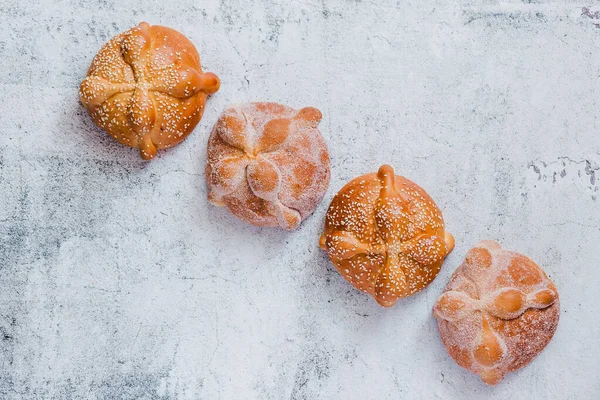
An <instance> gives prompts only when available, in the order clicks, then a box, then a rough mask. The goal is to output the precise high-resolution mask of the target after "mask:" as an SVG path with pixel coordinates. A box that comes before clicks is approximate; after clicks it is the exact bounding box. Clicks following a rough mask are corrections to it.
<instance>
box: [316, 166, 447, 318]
mask: <svg viewBox="0 0 600 400" xmlns="http://www.w3.org/2000/svg"><path fill="white" fill-rule="evenodd" d="M320 246H321V248H323V249H324V250H325V251H327V255H328V256H329V258H330V259H331V261H332V262H333V264H334V265H335V267H336V268H337V270H338V271H339V272H340V274H342V276H343V277H344V278H346V279H347V280H348V281H349V282H350V283H351V284H352V285H353V286H354V287H356V288H357V289H359V290H362V291H364V292H366V293H369V294H371V295H372V296H373V297H374V298H375V300H377V302H378V303H379V304H381V305H382V306H386V307H389V306H392V305H394V304H395V303H396V301H397V300H398V299H400V298H403V297H407V296H410V295H413V294H415V293H416V292H418V291H420V290H421V289H423V288H424V287H426V286H427V285H428V284H429V283H431V281H433V279H434V278H435V276H436V275H437V274H438V272H439V270H440V268H441V266H442V262H443V260H444V258H445V257H446V255H447V254H448V253H450V252H451V251H452V248H453V247H454V238H453V237H452V235H451V234H450V233H448V232H446V231H445V229H444V220H443V218H442V213H441V212H440V210H439V209H438V207H437V206H436V204H435V203H434V201H433V200H432V199H431V197H429V195H428V194H427V193H426V192H425V191H424V190H423V189H422V188H421V187H419V186H418V185H417V184H415V183H413V182H411V181H409V180H408V179H406V178H404V177H401V176H397V175H395V174H394V170H393V169H392V167H390V166H389V165H384V166H382V167H381V168H380V169H379V171H378V172H377V173H371V174H366V175H363V176H360V177H358V178H355V179H353V180H352V181H350V182H348V183H347V184H346V185H345V186H344V187H343V188H342V189H341V190H340V191H339V192H338V194H337V195H336V196H335V197H334V198H333V201H332V202H331V205H330V206H329V209H328V211H327V216H326V219H325V231H324V233H323V235H322V236H321V239H320Z"/></svg>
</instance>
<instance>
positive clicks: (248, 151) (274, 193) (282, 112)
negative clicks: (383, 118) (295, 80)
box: [206, 103, 329, 229]
mask: <svg viewBox="0 0 600 400" xmlns="http://www.w3.org/2000/svg"><path fill="white" fill-rule="evenodd" d="M320 121H321V112H320V111H319V110H317V109H316V108H312V107H307V108H303V109H301V110H299V111H297V110H294V109H292V108H290V107H287V106H284V105H281V104H277V103H248V104H243V105H239V106H232V107H229V108H228V109H226V110H225V111H224V112H223V114H221V116H220V117H219V120H218V121H217V124H216V125H215V127H214V129H213V131H212V133H211V135H210V138H209V139H208V151H207V152H208V161H207V165H206V180H207V184H208V198H209V200H210V201H211V202H212V203H213V204H215V205H218V206H226V207H227V208H228V209H229V211H231V212H232V213H233V214H234V215H235V216H237V217H239V218H240V219H242V220H244V221H247V222H249V223H251V224H254V225H258V226H279V227H282V228H285V229H294V228H296V227H297V226H298V225H300V222H302V221H303V220H304V219H305V218H306V217H307V216H308V215H310V213H312V212H313V211H314V209H315V207H316V206H317V205H318V204H319V202H320V201H321V199H322V198H323V195H324V194H325V191H326V190H327V185H328V184H329V153H328V152H327V146H326V144H325V141H324V140H323V137H322V136H321V133H320V132H319V130H318V129H317V126H318V125H319V122H320Z"/></svg>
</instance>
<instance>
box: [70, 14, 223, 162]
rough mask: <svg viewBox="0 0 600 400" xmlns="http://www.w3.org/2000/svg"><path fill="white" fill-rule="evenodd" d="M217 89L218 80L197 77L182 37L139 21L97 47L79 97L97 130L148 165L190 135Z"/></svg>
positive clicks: (196, 61)
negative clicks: (160, 151)
mask: <svg viewBox="0 0 600 400" xmlns="http://www.w3.org/2000/svg"><path fill="white" fill-rule="evenodd" d="M217 90H219V78H218V77H217V76H216V75H215V74H213V73H210V72H208V73H202V68H201V67H200V57H199V56H198V52H197V51H196V48H195V47H194V45H193V44H192V43H191V42H190V41H189V40H188V39H187V38H186V37H185V36H183V35H182V34H181V33H179V32H177V31H175V30H173V29H170V28H167V27H164V26H158V25H153V26H150V25H148V24H147V23H145V22H142V23H141V24H139V25H138V26H137V27H135V28H132V29H130V30H128V31H126V32H123V33H121V34H119V35H117V36H115V37H114V38H112V39H111V40H110V41H109V42H108V43H106V44H105V45H104V46H102V48H101V49H100V51H99V52H98V54H97V55H96V56H95V57H94V60H93V61H92V65H91V66H90V68H89V70H88V73H87V76H86V77H85V79H84V80H83V82H82V83H81V86H80V89H79V97H80V99H81V102H82V103H83V105H84V106H85V107H86V108H87V109H88V111H89V113H90V115H91V116H92V119H93V120H94V122H95V123H96V125H98V126H99V127H100V128H102V129H104V130H105V131H106V132H108V133H109V134H110V135H111V136H112V137H113V138H115V139H116V140H117V141H119V142H120V143H122V144H125V145H127V146H131V147H135V148H139V149H140V155H141V156H142V157H143V158H144V159H147V160H149V159H152V158H153V157H154V156H155V155H156V151H157V149H163V148H168V147H172V146H175V145H176V144H178V143H180V142H181V141H183V140H184V139H185V138H186V137H187V136H188V135H189V134H190V133H191V132H192V131H193V130H194V128H195V127H196V125H197V124H198V122H199V121H200V119H201V118H202V114H203V113H204V104H205V103H206V98H207V97H208V95H209V94H212V93H215V92H216V91H217Z"/></svg>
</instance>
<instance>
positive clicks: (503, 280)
mask: <svg viewBox="0 0 600 400" xmlns="http://www.w3.org/2000/svg"><path fill="white" fill-rule="evenodd" d="M433 315H434V316H435V318H436V319H437V321H438V328H439V330H440V337H441V338H442V342H443V343H444V346H446V349H447V350H448V353H449V354H450V356H452V358H453V359H454V360H455V361H456V362H457V364H458V365H460V366H461V367H463V368H466V369H468V370H469V371H471V372H473V373H475V374H477V375H479V377H480V378H481V379H482V380H483V381H484V382H485V383H487V384H488V385H495V384H497V383H499V382H500V381H502V379H503V378H504V375H505V374H506V373H507V372H511V371H516V370H518V369H520V368H523V367H524V366H525V365H527V364H529V362H531V360H533V359H534V358H535V357H536V356H537V355H538V354H539V353H540V352H541V351H542V350H543V349H544V347H546V345H547V344H548V343H549V342H550V339H552V336H553V335H554V332H555V331H556V328H557V326H558V319H559V315H560V306H559V301H558V292H557V291H556V287H555V286H554V283H552V281H551V280H550V279H549V278H548V276H547V275H546V273H545V272H544V271H543V270H542V269H541V268H540V267H539V266H538V265H537V264H536V263H534V262H533V261H531V260H530V259H529V258H527V257H525V256H524V255H521V254H519V253H515V252H512V251H508V250H504V249H503V248H502V247H500V245H499V244H498V243H496V242H493V241H482V242H480V243H479V244H478V245H477V246H475V247H474V248H472V249H471V250H469V252H468V253H467V256H466V258H465V261H464V263H463V264H462V265H461V266H460V267H458V269H457V270H456V272H454V274H453V275H452V278H450V282H449V283H448V286H447V287H446V289H445V290H444V293H443V294H442V295H441V296H440V298H439V299H438V300H437V302H436V303H435V305H434V307H433Z"/></svg>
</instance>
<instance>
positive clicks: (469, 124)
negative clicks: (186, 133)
mask: <svg viewBox="0 0 600 400" xmlns="http://www.w3.org/2000/svg"><path fill="white" fill-rule="evenodd" d="M599 11H600V7H598V3H597V2H595V1H590V0H588V1H585V2H584V3H581V2H575V1H568V0H563V1H555V2H550V1H545V0H537V1H536V0H530V1H525V0H524V1H516V0H511V1H507V2H503V3H500V2H498V1H492V0H488V1H475V0H434V1H421V0H409V1H398V2H393V1H380V2H377V1H368V0H362V1H360V0H356V1H350V0H335V1H334V0H332V1H316V0H293V1H279V2H275V1H242V0H237V1H227V0H223V1H216V0H215V1H200V0H171V1H158V0H153V1H142V0H135V1H116V0H114V1H113V0H104V1H86V0H71V1H69V0H63V1H34V2H22V1H16V0H2V1H1V2H0V88H1V94H0V121H1V123H0V333H1V337H0V397H1V398H3V399H21V398H22V399H33V398H57V399H62V398H65V399H68V398H105V399H113V398H114V399H118V398H125V399H127V398H147V399H153V398H171V399H175V398H182V399H186V398H203V399H478V400H479V399H508V398H512V399H521V398H523V399H524V398H528V399H594V398H596V399H597V398H598V396H599V392H600V372H599V370H600V339H599V338H600V317H599V314H598V306H599V303H598V296H599V295H598V293H599V290H598V288H599V286H600V256H599V254H600V230H599V226H600V198H599V197H600V190H599V188H600V120H599V117H598V115H599V110H600V55H599V50H600V29H599V27H600V13H598V12H599ZM143 20H145V21H148V22H150V23H153V24H163V25H167V26H171V27H174V28H176V29H178V30H180V31H182V32H183V33H185V34H186V35H187V36H188V37H189V38H190V39H191V40H192V41H193V42H194V43H195V44H196V45H197V47H198V48H199V50H200V53H201V57H202V62H203V66H204V68H205V69H206V70H207V71H213V72H215V73H217V74H218V75H219V76H220V77H221V80H222V86H221V90H220V91H219V92H218V93H217V94H216V95H215V96H214V97H213V98H211V99H210V101H209V103H208V107H207V110H206V114H205V117H204V119H203V121H202V122H201V124H200V125H199V126H198V127H197V129H196V131H195V132H194V133H193V134H192V136H191V137H189V139H188V140H186V141H185V142H184V143H183V144H182V145H180V146H178V147H177V148H175V149H173V150H171V151H166V152H164V151H163V152H161V153H160V155H159V157H158V158H157V159H155V160H154V161H152V162H150V163H147V162H144V161H142V159H141V158H140V157H139V155H138V152H137V151H136V150H133V149H129V148H125V147H123V146H121V145H119V144H118V143H116V142H115V141H113V140H112V139H110V138H109V137H108V136H107V135H106V134H105V133H103V132H102V131H100V130H99V129H97V128H96V127H95V126H94V125H93V124H92V121H91V119H90V118H89V117H88V115H87V113H86V111H85V110H84V109H83V107H82V106H81V105H80V104H79V103H78V98H77V89H78V85H79V82H80V81H81V79H82V78H83V76H84V74H85V72H86V69H87V68H88V66H89V64H90V62H91V60H92V57H93V56H94V54H95V53H96V51H97V50H98V49H99V48H100V46H101V45H102V44H103V43H104V42H105V41H107V40H108V39H109V38H110V37H112V36H113V35H114V34H116V33H118V32H121V31H123V30H126V29H128V28H130V27H131V26H133V25H135V24H137V23H139V22H140V21H143ZM249 100H274V101H279V102H283V103H285V104H288V105H291V106H294V107H302V106H315V107H318V108H319V109H320V110H321V111H322V112H323V115H324V119H323V122H322V124H321V130H322V132H323V135H324V136H325V138H326V140H327V142H328V144H329V146H330V153H331V157H332V179H331V185H330V187H329V190H328V192H327V195H326V196H325V199H324V201H323V202H322V204H321V205H320V206H319V208H318V209H317V210H316V212H315V213H314V215H313V216H312V217H310V218H309V219H308V220H307V221H305V222H304V223H303V225H302V226H301V228H300V229H298V230H296V231H293V232H289V233H286V232H283V231H280V230H273V229H258V228H254V227H252V226H248V225H246V224H244V223H242V222H239V221H237V220H236V219H234V217H232V216H231V215H229V214H228V213H227V212H226V211H225V210H223V209H218V208H215V207H213V206H211V205H209V204H208V203H207V200H206V186H205V183H204V177H203V174H202V170H203V165H204V162H205V145H206V140H207V137H208V134H209V130H210V128H211V126H212V125H213V124H214V122H215V120H216V118H217V116H218V114H219V112H220V111H221V110H222V109H223V108H224V107H225V106H226V105H227V104H229V103H234V102H235V103H239V102H244V101H249ZM382 163H390V164H392V165H393V166H394V167H395V168H396V171H397V172H398V173H399V174H402V175H404V176H406V177H408V178H410V179H412V180H414V181H416V182H418V183H419V184H420V185H422V186H423V187H424V188H425V189H427V190H428V191H429V193H430V194H431V195H432V197H433V198H434V199H435V200H436V201H437V203H438V205H439V206H440V208H441V209H442V210H443V212H444V215H445V219H446V222H447V225H448V228H449V230H450V231H451V232H453V233H454V235H455V237H456V239H457V246H456V250H455V251H454V252H453V253H452V254H451V256H450V257H449V258H448V259H447V262H446V263H445V264H444V267H443V270H442V272H441V273H440V275H439V276H438V278H437V279H436V280H435V281H434V283H433V284H432V285H431V286H430V287H429V288H427V289H426V290H425V291H423V292H421V293H419V294H418V295H416V296H414V297H412V298H409V299H406V300H403V301H400V302H399V303H398V304H397V305H396V306H395V307H394V308H392V309H383V308H381V307H379V306H378V305H377V304H376V303H375V301H373V300H372V299H371V298H369V297H367V296H365V295H363V294H360V293H358V292H357V291H356V290H354V289H353V288H352V287H350V285H349V284H348V283H346V282H345V281H344V280H343V278H341V277H340V276H339V275H338V274H337V273H336V272H335V270H334V269H333V268H332V266H331V265H330V263H329V262H328V260H327V259H326V257H325V255H324V254H323V252H321V251H320V250H319V249H318V247H317V239H318V235H319V233H320V231H321V226H322V223H323V218H324V213H325V210H326V208H327V206H328V204H329V202H330V200H331V198H332V197H333V195H334V194H335V192H336V191H337V190H338V189H339V188H340V187H341V186H342V185H343V184H344V183H345V182H346V181H347V180H349V179H351V178H352V177H354V176H356V175H358V174H362V173H365V172H369V171H373V170H375V169H376V168H377V167H378V166H379V165H380V164H382ZM480 239H496V240H499V241H500V242H501V243H502V244H504V245H505V246H506V247H507V248H509V249H513V250H517V251H520V252H522V253H524V254H527V255H529V256H530V257H531V258H533V259H534V260H535V261H537V262H538V263H539V264H540V265H541V266H542V267H543V268H544V269H545V270H546V271H547V273H548V274H549V275H550V276H551V278H552V279H553V280H554V281H555V282H556V284H557V286H558V288H559V292H560V295H561V306H562V312H561V321H560V324H559V328H558V331H557V333H556V336H555V338H554V340H553V341H552V342H551V343H550V344H549V346H548V347H547V348H546V350H545V351H544V352H543V353H542V354H541V355H540V356H539V357H538V358H537V359H535V360H534V362H533V363H532V364H531V365H529V366H527V367H526V368H524V369H523V370H521V371H519V372H518V373H514V374H510V375H508V376H507V378H506V379H505V381H504V382H503V383H502V384H501V385H499V386H497V387H494V388H490V387H486V386H485V385H484V384H482V383H481V382H480V381H479V380H478V378H477V377H476V376H474V375H471V374H470V373H468V372H466V371H464V370H462V369H461V368H460V367H458V366H457V365H456V364H455V363H454V362H453V361H452V360H451V359H450V358H449V357H448V355H447V353H446V351H445V350H444V348H443V346H442V345H441V342H440V339H439V335H438V332H437V328H436V324H435V321H434V319H433V317H432V316H431V313H430V310H431V307H432V305H433V302H434V301H435V299H436V297H437V296H438V295H439V294H440V293H441V291H442V288H443V287H444V286H445V284H446V283H447V281H448V278H449V276H450V275H451V274H452V272H453V271H454V269H455V268H456V267H457V266H458V265H459V264H460V262H461V260H462V258H463V257H464V255H465V253H466V251H467V250H468V248H469V247H470V246H472V245H473V244H474V243H476V242H477V241H479V240H480Z"/></svg>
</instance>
